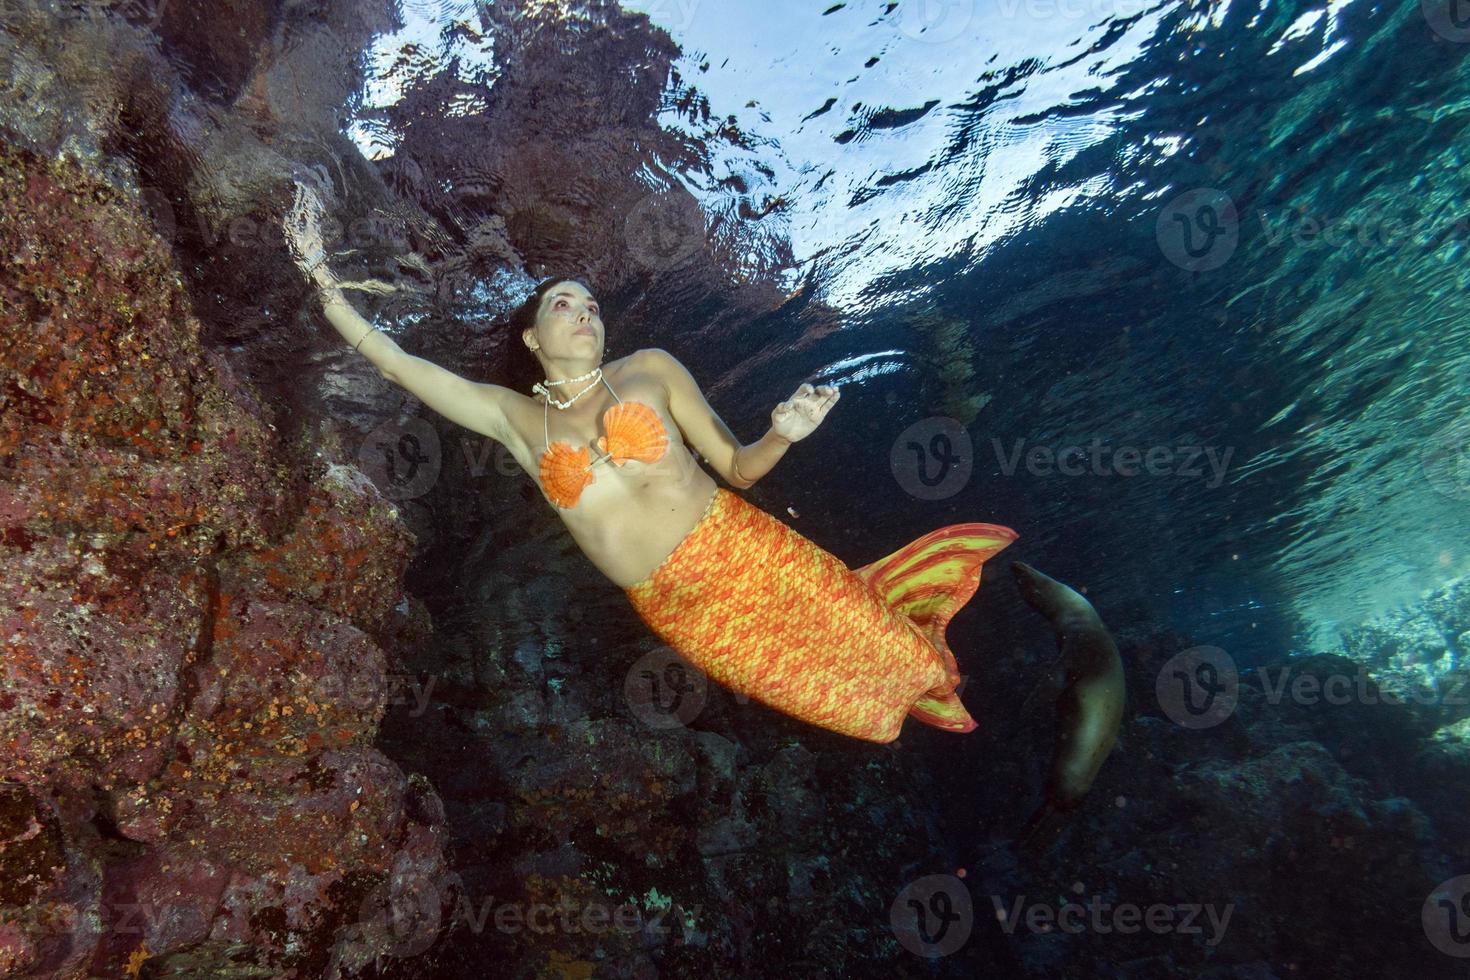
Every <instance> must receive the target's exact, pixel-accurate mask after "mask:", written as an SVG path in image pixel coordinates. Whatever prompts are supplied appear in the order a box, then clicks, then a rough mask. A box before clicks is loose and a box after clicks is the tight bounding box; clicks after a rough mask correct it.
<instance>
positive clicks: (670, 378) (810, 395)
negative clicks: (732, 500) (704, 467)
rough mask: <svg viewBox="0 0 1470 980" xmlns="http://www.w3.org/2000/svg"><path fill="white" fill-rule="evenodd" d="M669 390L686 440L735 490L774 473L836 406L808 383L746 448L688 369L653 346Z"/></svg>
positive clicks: (649, 353) (831, 393)
mask: <svg viewBox="0 0 1470 980" xmlns="http://www.w3.org/2000/svg"><path fill="white" fill-rule="evenodd" d="M641 354H642V356H643V357H645V358H647V361H648V364H649V365H650V367H651V368H652V370H653V371H654V372H655V373H657V374H658V376H659V377H660V378H662V379H663V381H664V384H665V386H666V387H667V388H668V392H669V411H670V412H672V413H673V416H674V421H675V422H677V423H678V425H679V429H680V430H681V431H682V432H683V433H684V438H685V439H686V440H687V441H688V442H689V444H690V445H692V446H693V447H694V448H695V449H697V450H699V454H700V455H701V456H703V457H704V458H705V459H707V460H709V462H710V465H711V466H713V467H714V469H715V472H717V473H719V474H720V476H721V477H722V478H723V479H724V480H725V482H726V483H729V484H730V485H731V486H735V487H740V488H741V489H745V488H747V487H751V486H754V485H755V482H756V481H757V480H759V479H760V478H761V477H763V476H765V475H766V474H767V473H769V472H770V471H771V468H772V467H774V466H775V465H776V463H777V462H778V461H779V460H780V459H781V457H782V456H784V455H785V454H786V448H787V447H788V446H790V445H791V444H792V443H793V442H798V441H800V440H801V439H804V438H806V437H807V436H808V435H810V434H811V433H812V431H813V430H815V429H816V427H817V426H818V425H819V424H821V421H822V419H823V418H824V417H825V416H826V414H827V411H828V410H829V409H830V408H831V407H832V406H833V405H835V404H837V399H838V392H837V389H836V388H833V387H831V386H830V385H823V386H822V387H820V388H813V387H812V386H811V385H808V384H804V385H802V386H801V387H800V388H798V389H797V390H796V393H795V394H794V395H792V396H791V398H789V399H787V400H786V401H784V402H781V403H780V404H779V405H777V406H776V407H775V409H773V410H772V412H771V428H770V429H769V430H767V431H766V433H765V435H763V436H761V437H760V439H758V440H757V441H755V442H753V443H751V444H750V445H748V446H747V445H742V444H741V442H740V440H739V439H736V438H735V435H734V433H732V432H731V431H730V427H729V426H727V425H726V424H725V423H724V421H723V420H722V419H721V418H720V417H719V416H718V415H716V414H715V410H714V409H713V408H711V407H710V405H709V402H708V401H707V400H706V399H705V397H704V392H702V391H700V389H699V385H698V383H697V382H695V380H694V377H693V376H692V375H691V374H690V373H689V370H688V369H687V368H686V367H684V365H683V364H681V363H679V360H678V359H677V358H676V357H674V355H672V354H670V353H669V352H668V351H666V350H663V349H662V348H658V347H650V348H647V349H645V350H644V351H642V352H641Z"/></svg>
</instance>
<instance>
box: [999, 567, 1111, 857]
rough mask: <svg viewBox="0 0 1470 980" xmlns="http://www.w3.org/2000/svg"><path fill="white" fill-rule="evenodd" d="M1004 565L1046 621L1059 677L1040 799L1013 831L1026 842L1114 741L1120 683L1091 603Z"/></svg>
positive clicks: (1072, 804)
mask: <svg viewBox="0 0 1470 980" xmlns="http://www.w3.org/2000/svg"><path fill="white" fill-rule="evenodd" d="M1011 573H1012V574H1013V575H1014V576H1015V578H1016V585H1017V586H1018V587H1019V588H1020V590H1021V596H1022V598H1024V599H1025V600H1026V603H1027V605H1029V606H1031V608H1033V609H1035V610H1036V611H1037V612H1039V613H1041V614H1042V615H1043V616H1045V617H1046V618H1047V619H1048V620H1050V621H1051V624H1052V628H1053V630H1055V631H1056V637H1057V649H1058V651H1059V653H1060V655H1061V661H1062V664H1063V666H1064V668H1065V670H1066V679H1067V683H1066V687H1064V688H1063V689H1062V692H1061V694H1059V695H1057V700H1056V706H1057V742H1056V749H1055V751H1054V752H1053V754H1052V760H1051V772H1050V774H1049V775H1048V777H1047V784H1046V800H1045V801H1044V802H1043V803H1042V804H1041V806H1040V807H1038V808H1037V810H1036V812H1035V813H1033V814H1032V815H1031V818H1030V820H1028V821H1027V822H1026V826H1025V828H1024V829H1023V830H1022V831H1021V834H1020V836H1019V837H1018V842H1019V844H1020V845H1021V847H1022V849H1026V850H1030V849H1034V848H1035V847H1036V846H1038V845H1040V844H1044V843H1047V842H1048V841H1050V840H1051V839H1053V833H1052V832H1055V831H1060V829H1061V823H1062V821H1061V820H1060V819H1057V818H1058V817H1059V816H1061V815H1064V814H1066V813H1068V812H1070V811H1071V810H1074V809H1076V807H1077V806H1078V804H1080V803H1081V802H1082V798H1083V797H1084V796H1086V795H1087V791H1088V789H1089V788H1090V787H1091V786H1092V781H1093V780H1094V779H1095V778H1097V773H1098V770H1099V769H1101V768H1102V765H1103V763H1104V762H1105V761H1107V758H1108V753H1110V752H1112V750H1113V746H1114V745H1116V744H1117V741H1118V727H1119V725H1120V724H1121V723H1122V721H1123V701H1124V695H1125V693H1126V687H1125V684H1124V679H1123V660H1122V658H1121V657H1119V656H1118V645H1117V644H1116V643H1114V642H1113V638H1112V636H1111V635H1110V634H1109V633H1108V629H1107V627H1106V626H1104V625H1103V621H1102V619H1101V617H1099V616H1098V614H1097V610H1096V609H1094V608H1093V607H1092V603H1090V602H1088V601H1087V600H1086V599H1084V598H1083V597H1082V596H1081V595H1080V594H1078V593H1077V592H1076V591H1074V590H1073V589H1070V588H1068V587H1067V586H1065V585H1063V584H1062V583H1061V582H1058V581H1056V580H1055V579H1053V578H1050V577H1048V576H1046V575H1043V574H1042V573H1041V572H1038V571H1037V570H1036V569H1034V568H1032V567H1031V566H1030V565H1027V564H1025V563H1024V562H1019V561H1017V562H1011ZM1044 830H1045V831H1047V833H1042V831H1044Z"/></svg>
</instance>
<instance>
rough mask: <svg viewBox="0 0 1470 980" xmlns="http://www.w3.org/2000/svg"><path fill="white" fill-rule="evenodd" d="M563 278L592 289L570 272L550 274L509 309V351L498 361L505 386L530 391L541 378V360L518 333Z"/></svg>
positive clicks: (533, 320)
mask: <svg viewBox="0 0 1470 980" xmlns="http://www.w3.org/2000/svg"><path fill="white" fill-rule="evenodd" d="M563 282H574V283H576V284H577V285H579V286H581V287H582V288H583V289H586V290H587V291H588V292H589V293H590V292H591V291H592V290H591V289H589V288H588V287H587V284H586V283H584V282H583V281H582V280H580V279H577V278H575V277H573V276H552V277H551V278H550V279H543V280H541V281H540V282H539V283H537V284H536V288H535V289H534V290H533V291H532V292H531V295H530V296H527V297H526V299H525V302H523V303H521V305H520V306H517V307H516V308H515V309H514V310H513V311H512V312H511V314H510V328H511V337H510V347H511V352H510V354H509V355H508V363H507V364H505V365H502V370H501V372H500V375H501V378H502V380H501V382H500V383H501V384H503V385H505V386H506V387H507V388H513V389H515V390H516V391H519V392H521V393H522V394H530V392H531V386H532V385H533V384H535V383H536V382H538V381H540V380H541V378H542V374H541V364H540V362H538V361H537V360H536V355H535V354H533V353H531V352H530V351H529V350H527V349H526V346H525V344H524V343H522V342H521V334H522V333H524V332H525V331H526V330H527V329H528V328H530V327H534V326H535V325H536V312H537V311H538V310H539V309H541V301H542V300H543V299H545V298H546V294H547V293H549V292H551V290H552V288H553V287H555V286H556V285H557V284H559V283H563Z"/></svg>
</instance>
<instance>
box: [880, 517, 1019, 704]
mask: <svg viewBox="0 0 1470 980" xmlns="http://www.w3.org/2000/svg"><path fill="white" fill-rule="evenodd" d="M1014 540H1016V532H1015V531H1012V530H1011V529H1010V528H1008V527H1001V526H1000V525H998V524H951V525H950V526H948V527H942V528H939V529H938V530H935V531H930V532H929V533H928V534H926V535H924V536H923V537H921V538H916V539H914V540H913V541H910V542H909V543H908V544H906V545H904V546H903V547H902V548H899V549H898V550H897V551H895V552H894V553H893V554H891V555H889V556H888V557H886V558H880V559H879V560H878V561H875V562H871V563H869V564H867V565H864V566H862V567H861V568H854V569H853V573H854V574H856V575H857V576H858V577H859V578H861V579H863V581H865V582H867V583H868V585H869V587H871V588H872V589H873V591H874V592H876V593H877V594H878V595H879V597H881V598H882V599H883V600H884V601H885V602H887V603H888V605H889V606H891V607H892V608H893V609H894V610H895V611H897V612H900V613H902V614H903V615H905V616H907V617H908V618H909V619H911V620H913V622H914V625H915V626H917V627H919V629H920V630H921V631H922V632H923V633H924V635H925V636H927V637H928V638H929V640H930V642H932V643H933V644H934V647H935V649H936V650H938V651H939V655H940V656H941V657H942V658H943V659H944V667H945V671H946V673H947V674H948V675H949V684H948V686H949V689H950V691H949V692H930V693H931V695H933V697H932V698H925V699H924V700H922V701H920V702H919V704H918V705H916V707H921V706H922V708H923V709H924V710H925V711H928V712H930V713H937V714H940V715H942V714H944V713H945V702H944V698H943V695H944V694H945V693H950V694H951V695H952V690H953V688H954V687H955V686H956V685H957V684H959V682H960V668H959V665H958V664H957V663H956V662H955V658H954V653H953V652H952V651H951V650H950V649H949V644H948V643H946V642H945V639H944V630H945V627H947V626H948V625H949V621H950V619H952V618H953V617H954V614H955V613H956V612H958V611H959V609H960V607H961V606H963V605H964V604H965V603H966V602H968V601H969V600H970V597H971V596H972V595H974V594H975V590H976V589H977V588H979V587H980V567H981V566H982V565H984V564H985V562H987V561H989V560H990V559H991V558H993V557H994V556H995V555H996V554H997V553H998V552H999V551H1000V550H1001V549H1003V548H1005V547H1006V546H1007V545H1009V544H1010V543H1011V542H1012V541H1014ZM931 700H933V701H934V702H935V703H933V704H930V703H929V701H931ZM958 700H959V699H958V698H955V701H956V703H958ZM961 710H963V709H961ZM915 717H916V718H919V719H920V720H927V719H925V718H923V717H922V715H920V714H915ZM930 724H933V722H930ZM940 727H947V726H944V725H941V726H940Z"/></svg>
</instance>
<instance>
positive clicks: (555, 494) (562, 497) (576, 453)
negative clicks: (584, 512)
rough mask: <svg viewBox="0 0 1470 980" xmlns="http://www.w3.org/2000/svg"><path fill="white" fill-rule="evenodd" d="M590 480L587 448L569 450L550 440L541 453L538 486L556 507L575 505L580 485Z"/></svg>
mask: <svg viewBox="0 0 1470 980" xmlns="http://www.w3.org/2000/svg"><path fill="white" fill-rule="evenodd" d="M591 482H592V461H591V455H590V454H589V453H588V452H587V447H586V446H583V447H582V448H581V449H573V448H572V447H571V446H570V445H569V444H567V443H565V442H554V443H552V444H551V448H550V449H548V450H546V452H544V453H542V454H541V488H542V489H543V490H545V491H546V496H547V497H549V498H551V502H552V503H554V504H556V505H557V506H558V507H575V506H576V505H577V501H578V500H579V499H580V498H581V496H582V488H583V487H585V486H587V485H588V484H590V483H591Z"/></svg>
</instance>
